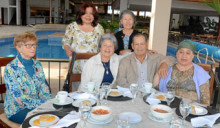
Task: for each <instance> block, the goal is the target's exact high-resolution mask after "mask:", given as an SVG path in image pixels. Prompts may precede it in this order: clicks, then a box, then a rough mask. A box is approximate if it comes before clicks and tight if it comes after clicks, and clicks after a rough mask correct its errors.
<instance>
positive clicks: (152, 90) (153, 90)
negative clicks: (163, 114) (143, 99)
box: [140, 88, 156, 94]
mask: <svg viewBox="0 0 220 128" xmlns="http://www.w3.org/2000/svg"><path fill="white" fill-rule="evenodd" d="M140 91H141V92H143V93H144V94H150V93H152V92H156V90H155V89H154V88H151V90H150V93H147V92H146V91H145V89H143V88H140Z"/></svg>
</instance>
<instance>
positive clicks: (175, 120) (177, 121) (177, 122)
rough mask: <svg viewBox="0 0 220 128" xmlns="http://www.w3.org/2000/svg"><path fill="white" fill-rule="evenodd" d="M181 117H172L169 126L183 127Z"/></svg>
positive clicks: (173, 127) (174, 127) (171, 127)
mask: <svg viewBox="0 0 220 128" xmlns="http://www.w3.org/2000/svg"><path fill="white" fill-rule="evenodd" d="M181 120H182V117H179V118H175V117H173V118H172V120H171V121H170V128H183V122H182V121H181Z"/></svg>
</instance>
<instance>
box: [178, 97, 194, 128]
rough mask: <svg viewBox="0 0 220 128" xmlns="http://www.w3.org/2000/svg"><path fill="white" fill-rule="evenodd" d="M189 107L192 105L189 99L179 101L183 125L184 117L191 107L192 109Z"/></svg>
mask: <svg viewBox="0 0 220 128" xmlns="http://www.w3.org/2000/svg"><path fill="white" fill-rule="evenodd" d="M191 107H192V104H191V102H190V101H187V100H182V101H181V102H180V106H179V110H180V114H181V115H182V116H183V119H182V122H183V125H184V123H185V119H186V117H187V116H188V115H189V113H190V112H191V109H192V108H191Z"/></svg>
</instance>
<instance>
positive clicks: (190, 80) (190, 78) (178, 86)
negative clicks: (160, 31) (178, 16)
mask: <svg viewBox="0 0 220 128" xmlns="http://www.w3.org/2000/svg"><path fill="white" fill-rule="evenodd" d="M177 50H178V51H177V53H176V58H177V63H176V64H175V65H174V66H173V67H171V68H170V69H169V71H168V72H169V75H168V76H167V77H166V78H165V79H160V81H157V79H158V78H157V76H155V77H154V85H157V84H158V83H159V90H160V91H162V92H166V91H167V90H169V89H175V93H176V95H178V96H181V97H184V98H188V99H190V100H193V101H198V102H199V103H201V104H206V105H210V93H209V79H210V76H209V74H208V73H207V72H206V71H205V70H204V69H203V68H202V67H200V66H199V65H197V64H195V63H193V62H192V60H193V58H194V54H193V52H194V51H195V50H196V47H195V45H194V44H192V43H191V42H188V41H183V42H181V43H180V44H179V46H178V48H177Z"/></svg>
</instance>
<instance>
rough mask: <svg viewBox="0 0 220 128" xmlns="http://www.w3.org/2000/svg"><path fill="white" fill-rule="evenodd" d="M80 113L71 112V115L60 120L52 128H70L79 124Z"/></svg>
mask: <svg viewBox="0 0 220 128" xmlns="http://www.w3.org/2000/svg"><path fill="white" fill-rule="evenodd" d="M79 121H80V118H79V113H78V112H75V111H71V112H70V114H67V115H66V116H64V117H63V118H61V119H60V121H59V122H58V123H57V124H56V125H54V126H51V127H50V128H62V127H69V126H70V125H72V124H74V123H76V122H79Z"/></svg>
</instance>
